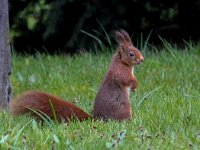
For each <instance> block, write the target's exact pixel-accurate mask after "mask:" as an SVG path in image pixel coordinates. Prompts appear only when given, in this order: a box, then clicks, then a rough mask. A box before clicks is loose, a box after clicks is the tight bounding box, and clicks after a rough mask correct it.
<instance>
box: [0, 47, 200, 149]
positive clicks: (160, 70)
mask: <svg viewBox="0 0 200 150" xmlns="http://www.w3.org/2000/svg"><path fill="white" fill-rule="evenodd" d="M150 49H151V50H150ZM152 49H153V50H152ZM113 53H114V51H113V50H109V49H107V50H105V51H104V52H102V53H100V52H97V53H96V54H92V53H83V54H79V55H76V56H73V57H70V56H67V55H45V54H37V55H36V56H28V55H27V56H21V55H17V54H15V53H14V54H13V58H12V75H11V78H10V80H11V82H12V87H13V96H16V95H18V94H20V93H22V92H24V91H26V90H30V89H38V90H41V91H45V92H49V93H51V94H54V95H57V96H59V97H62V98H64V99H66V100H68V101H72V102H74V103H75V104H76V105H77V106H79V107H81V108H82V109H83V110H85V111H86V112H88V113H91V111H92V107H93V100H94V98H95V94H96V92H97V90H98V87H99V85H100V82H101V80H102V78H103V76H104V74H105V72H106V70H107V67H108V65H109V63H110V60H111V57H112V55H113ZM142 53H143V55H144V58H145V61H144V63H143V64H141V65H139V66H137V67H136V68H135V75H136V77H137V79H138V81H139V86H138V88H137V91H136V92H134V93H132V94H131V103H132V112H133V119H132V120H130V121H125V122H117V121H111V120H110V121H108V122H103V121H94V120H92V119H89V120H87V121H84V122H70V123H68V124H66V123H61V124H59V125H58V124H56V122H52V123H51V122H45V123H44V124H41V122H37V121H36V120H34V119H33V118H31V117H30V116H28V115H26V116H20V117H13V116H12V115H11V114H10V113H9V111H4V112H2V113H0V135H1V136H0V149H33V150H39V149H44V150H46V149H53V150H56V149H58V150H60V149H72V150H73V149H74V150H76V149H84V150H89V149H91V150H94V149H110V148H111V149H112V148H117V149H126V150H127V149H144V150H146V149H159V150H160V149H169V150H171V149H200V45H199V44H196V45H193V44H188V45H187V46H186V47H184V48H182V49H179V48H177V47H176V46H172V45H170V44H168V43H164V48H162V49H157V48H149V49H147V48H145V50H142Z"/></svg>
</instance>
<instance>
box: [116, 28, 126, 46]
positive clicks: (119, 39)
mask: <svg viewBox="0 0 200 150" xmlns="http://www.w3.org/2000/svg"><path fill="white" fill-rule="evenodd" d="M115 40H116V41H117V43H118V45H122V44H123V43H124V42H125V39H124V35H123V34H122V33H121V32H119V31H115Z"/></svg>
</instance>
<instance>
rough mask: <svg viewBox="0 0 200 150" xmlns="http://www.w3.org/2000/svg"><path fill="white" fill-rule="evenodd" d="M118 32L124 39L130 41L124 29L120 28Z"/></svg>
mask: <svg viewBox="0 0 200 150" xmlns="http://www.w3.org/2000/svg"><path fill="white" fill-rule="evenodd" d="M120 33H121V34H122V35H123V36H124V40H125V41H126V42H127V43H132V41H131V38H130V36H129V35H128V33H127V32H126V31H125V30H123V29H121V30H120Z"/></svg>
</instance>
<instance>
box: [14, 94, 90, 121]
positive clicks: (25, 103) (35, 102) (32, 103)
mask: <svg viewBox="0 0 200 150" xmlns="http://www.w3.org/2000/svg"><path fill="white" fill-rule="evenodd" d="M10 109H11V112H12V114H13V115H22V114H25V113H30V114H31V115H33V116H35V117H37V118H39V115H37V114H36V113H34V111H33V110H35V111H38V112H39V113H40V112H42V113H44V114H46V115H47V116H48V117H49V118H51V119H55V117H56V119H57V120H58V121H59V122H61V121H62V120H64V121H66V122H69V121H71V120H73V119H77V120H79V121H83V120H86V119H88V118H89V117H90V116H89V115H88V114H87V113H86V112H84V111H83V110H82V109H80V108H79V107H77V106H76V105H74V104H73V103H70V102H68V101H65V100H63V99H60V98H58V97H55V96H53V95H50V94H48V93H44V92H40V91H27V92H25V93H23V94H21V95H19V96H17V97H16V98H15V99H14V100H12V101H11V102H10Z"/></svg>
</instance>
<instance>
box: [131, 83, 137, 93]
mask: <svg viewBox="0 0 200 150" xmlns="http://www.w3.org/2000/svg"><path fill="white" fill-rule="evenodd" d="M136 88H137V80H133V84H132V86H131V91H132V92H135V91H136V90H137V89H136Z"/></svg>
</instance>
